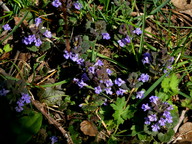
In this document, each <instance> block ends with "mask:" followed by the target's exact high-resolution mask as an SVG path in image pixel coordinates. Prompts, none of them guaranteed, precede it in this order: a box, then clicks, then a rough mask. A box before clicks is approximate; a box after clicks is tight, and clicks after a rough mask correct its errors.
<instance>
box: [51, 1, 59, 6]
mask: <svg viewBox="0 0 192 144" xmlns="http://www.w3.org/2000/svg"><path fill="white" fill-rule="evenodd" d="M51 4H52V5H53V6H54V7H59V6H60V5H61V2H60V1H59V0H54V1H53V2H52V3H51Z"/></svg>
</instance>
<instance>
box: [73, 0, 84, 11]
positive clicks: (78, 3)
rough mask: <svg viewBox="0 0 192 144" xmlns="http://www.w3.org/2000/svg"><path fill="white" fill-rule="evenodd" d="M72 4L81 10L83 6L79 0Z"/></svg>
mask: <svg viewBox="0 0 192 144" xmlns="http://www.w3.org/2000/svg"><path fill="white" fill-rule="evenodd" d="M73 6H74V7H75V9H77V10H81V9H82V8H83V5H82V4H81V3H80V2H79V1H76V2H75V3H73Z"/></svg>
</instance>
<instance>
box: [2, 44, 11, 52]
mask: <svg viewBox="0 0 192 144" xmlns="http://www.w3.org/2000/svg"><path fill="white" fill-rule="evenodd" d="M3 50H4V52H10V51H12V48H11V47H10V44H6V45H5V46H4V47H3Z"/></svg>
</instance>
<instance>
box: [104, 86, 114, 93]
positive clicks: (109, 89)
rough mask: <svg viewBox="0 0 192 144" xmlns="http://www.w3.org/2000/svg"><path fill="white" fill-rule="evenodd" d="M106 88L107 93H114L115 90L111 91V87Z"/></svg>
mask: <svg viewBox="0 0 192 144" xmlns="http://www.w3.org/2000/svg"><path fill="white" fill-rule="evenodd" d="M104 90H105V92H106V94H110V95H112V94H113V92H112V91H111V87H107V88H105V89H104Z"/></svg>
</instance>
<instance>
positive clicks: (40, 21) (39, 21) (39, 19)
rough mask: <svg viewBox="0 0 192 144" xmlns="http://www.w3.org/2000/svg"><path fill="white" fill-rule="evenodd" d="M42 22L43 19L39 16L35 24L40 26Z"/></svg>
mask: <svg viewBox="0 0 192 144" xmlns="http://www.w3.org/2000/svg"><path fill="white" fill-rule="evenodd" d="M40 23H42V19H41V18H39V17H38V18H36V19H35V25H36V27H38V26H39V24H40Z"/></svg>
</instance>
